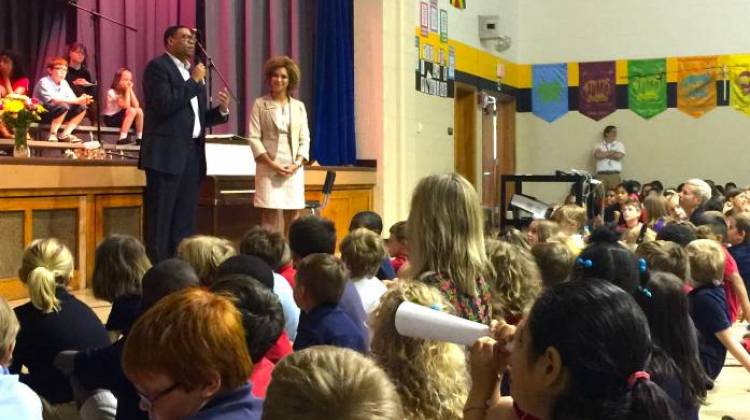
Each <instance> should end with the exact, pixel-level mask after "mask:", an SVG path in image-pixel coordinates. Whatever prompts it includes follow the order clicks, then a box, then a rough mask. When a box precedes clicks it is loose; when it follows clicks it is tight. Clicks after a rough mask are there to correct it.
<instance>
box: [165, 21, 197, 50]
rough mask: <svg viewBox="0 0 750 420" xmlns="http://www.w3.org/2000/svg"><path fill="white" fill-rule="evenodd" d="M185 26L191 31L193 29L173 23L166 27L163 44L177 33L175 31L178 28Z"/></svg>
mask: <svg viewBox="0 0 750 420" xmlns="http://www.w3.org/2000/svg"><path fill="white" fill-rule="evenodd" d="M182 28H185V29H187V30H189V31H192V30H193V29H192V28H190V27H187V26H185V25H174V26H170V27H169V28H167V30H165V31H164V46H165V47H166V46H167V41H169V38H172V37H173V36H175V35H176V34H177V31H179V30H180V29H182Z"/></svg>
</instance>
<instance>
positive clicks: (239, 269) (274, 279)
mask: <svg viewBox="0 0 750 420" xmlns="http://www.w3.org/2000/svg"><path fill="white" fill-rule="evenodd" d="M231 274H242V275H246V276H250V277H252V278H254V279H256V280H258V281H259V282H260V283H261V284H262V285H264V286H266V287H267V288H268V290H271V291H273V293H274V294H275V295H276V296H277V297H278V298H279V302H280V303H281V307H282V309H283V311H284V322H285V324H284V330H285V333H284V334H283V337H282V341H284V340H285V341H286V342H287V343H288V342H289V340H291V341H294V340H295V338H296V337H297V327H298V323H299V315H300V310H299V308H298V307H297V304H296V303H295V302H294V292H293V290H292V287H291V286H289V284H288V283H287V282H286V280H284V279H283V278H281V276H279V275H278V274H276V273H274V272H273V270H271V267H269V266H268V264H266V263H265V262H264V261H263V260H261V259H260V258H258V257H256V256H254V255H235V256H234V257H230V258H229V259H227V260H226V261H224V262H223V263H222V264H221V266H219V269H218V271H217V276H216V278H219V277H223V276H227V275H231Z"/></svg>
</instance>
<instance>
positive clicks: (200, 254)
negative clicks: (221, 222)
mask: <svg viewBox="0 0 750 420" xmlns="http://www.w3.org/2000/svg"><path fill="white" fill-rule="evenodd" d="M236 254H237V251H235V250H234V246H233V245H232V243H231V242H229V241H228V240H226V239H223V238H217V237H215V236H205V235H196V236H191V237H189V238H185V239H183V240H182V242H180V245H179V246H178V247H177V257H178V258H180V259H182V260H185V261H187V262H188V264H190V265H192V266H193V268H194V269H195V273H196V274H197V275H198V278H199V279H201V283H202V284H203V285H204V286H208V285H210V284H211V282H212V281H213V280H214V277H215V275H216V273H217V270H218V269H219V266H220V265H221V263H223V262H224V260H226V259H227V258H229V257H232V256H234V255H236Z"/></svg>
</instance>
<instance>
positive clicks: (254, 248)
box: [240, 226, 288, 270]
mask: <svg viewBox="0 0 750 420" xmlns="http://www.w3.org/2000/svg"><path fill="white" fill-rule="evenodd" d="M286 247H287V244H286V240H285V239H284V236H283V235H281V233H279V232H274V231H271V230H269V229H266V228H264V227H262V226H255V227H253V228H252V229H250V230H248V231H247V232H246V233H245V236H243V237H242V240H240V254H242V255H254V256H256V257H258V258H260V259H261V260H263V261H265V263H266V264H268V265H269V266H270V267H271V268H272V269H274V270H276V269H277V268H279V267H280V266H281V265H282V263H284V262H285V261H282V260H283V259H284V251H285V250H286ZM287 260H288V259H287Z"/></svg>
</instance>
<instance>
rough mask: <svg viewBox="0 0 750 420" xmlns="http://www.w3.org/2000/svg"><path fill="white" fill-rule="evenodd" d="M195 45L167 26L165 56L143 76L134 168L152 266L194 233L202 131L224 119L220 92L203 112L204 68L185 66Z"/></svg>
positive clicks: (188, 35)
mask: <svg viewBox="0 0 750 420" xmlns="http://www.w3.org/2000/svg"><path fill="white" fill-rule="evenodd" d="M195 43H196V38H195V34H194V33H193V31H192V30H191V29H190V28H188V27H185V26H181V25H178V26H172V27H170V28H168V29H167V30H166V31H165V32H164V46H165V48H166V53H165V54H164V55H162V56H160V57H157V58H154V59H153V60H151V61H150V62H149V63H148V65H147V66H146V70H145V71H144V74H143V91H144V98H145V107H144V115H145V118H144V120H145V121H144V130H143V144H142V145H141V156H140V167H141V168H142V169H145V171H146V193H145V196H144V207H145V213H146V215H145V218H146V220H145V221H146V249H147V251H148V254H149V257H150V258H151V261H152V262H153V263H154V264H156V263H157V262H159V261H162V260H164V259H166V258H170V257H171V256H173V255H174V253H175V250H176V249H177V245H178V244H179V243H180V241H181V240H182V239H184V238H185V237H187V236H190V235H192V234H193V233H194V232H195V217H196V211H197V207H198V189H199V187H200V182H201V180H202V179H203V177H204V176H205V175H206V153H205V132H206V127H207V126H211V125H215V124H221V123H225V122H226V121H227V119H228V116H229V108H228V106H229V93H228V92H227V91H226V89H224V90H222V91H221V92H219V94H218V103H219V106H218V107H216V108H213V109H207V108H206V101H207V96H206V95H207V94H206V86H205V82H204V79H205V77H206V67H205V66H204V65H203V64H200V63H199V64H196V65H194V66H192V67H191V65H190V59H191V58H192V56H193V53H194V52H195Z"/></svg>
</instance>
